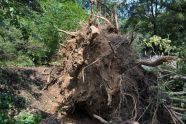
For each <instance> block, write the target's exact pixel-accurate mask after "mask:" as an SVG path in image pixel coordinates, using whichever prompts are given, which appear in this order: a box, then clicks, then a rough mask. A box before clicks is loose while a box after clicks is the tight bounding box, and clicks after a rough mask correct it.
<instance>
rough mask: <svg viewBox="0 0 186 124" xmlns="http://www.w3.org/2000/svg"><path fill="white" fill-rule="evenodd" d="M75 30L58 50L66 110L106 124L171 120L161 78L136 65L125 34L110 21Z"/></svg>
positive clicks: (63, 103) (63, 104) (63, 105)
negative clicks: (162, 96)
mask: <svg viewBox="0 0 186 124" xmlns="http://www.w3.org/2000/svg"><path fill="white" fill-rule="evenodd" d="M71 35H72V38H71V39H70V40H67V42H66V43H65V44H64V45H63V46H62V47H61V49H60V51H59V54H60V55H61V57H62V61H61V63H62V66H63V69H64V70H63V72H62V75H61V77H60V78H59V79H58V83H59V84H60V87H61V94H62V96H63V98H64V99H63V101H62V102H61V106H60V108H61V109H62V111H67V113H69V114H72V115H75V114H77V113H79V114H80V113H84V114H86V115H87V116H89V117H92V118H96V119H97V120H99V121H100V122H102V123H121V122H122V123H124V122H125V121H126V123H127V121H128V122H129V121H130V122H131V123H134V122H135V121H138V122H141V123H143V124H145V123H151V122H152V123H167V124H168V123H170V121H171V120H170V119H168V118H169V115H168V114H167V112H166V110H165V108H163V107H162V106H161V104H160V102H159V101H158V100H159V99H158V98H157V94H158V89H157V85H158V84H157V77H156V75H155V74H152V73H148V72H146V71H145V70H144V69H143V68H142V67H141V65H139V64H137V56H136V54H135V53H134V52H133V50H132V48H131V46H130V42H129V40H128V39H127V36H125V35H121V34H119V33H115V32H114V29H113V27H112V26H108V25H105V26H102V27H96V26H92V27H91V26H87V25H85V26H83V28H81V30H80V31H79V32H76V34H74V33H73V34H71ZM149 108H150V109H149ZM160 113H163V114H164V116H162V114H160ZM136 123H137V122H136Z"/></svg>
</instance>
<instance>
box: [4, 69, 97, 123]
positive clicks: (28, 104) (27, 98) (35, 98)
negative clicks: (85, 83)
mask: <svg viewBox="0 0 186 124" xmlns="http://www.w3.org/2000/svg"><path fill="white" fill-rule="evenodd" d="M58 70H59V69H58V68H55V69H54V68H53V67H22V68H20V67H10V68H1V69H0V77H1V78H0V91H1V93H5V92H6V93H11V94H12V95H13V96H14V97H16V98H19V99H20V98H21V99H20V100H14V102H15V104H14V105H15V106H14V109H10V110H8V111H7V114H10V113H13V114H11V115H8V116H12V117H13V116H15V115H17V114H18V113H19V112H21V111H26V112H29V113H39V114H40V115H41V116H42V118H43V120H42V122H41V123H43V124H63V123H64V124H68V123H69V124H87V123H89V124H91V123H95V122H96V123H98V122H97V121H96V120H91V119H90V118H89V117H87V116H86V115H85V116H84V115H83V114H82V113H80V115H77V116H76V117H74V116H73V117H72V116H71V117H69V116H66V114H65V113H63V112H62V111H61V112H60V113H56V109H58V107H59V105H60V102H61V101H62V99H63V98H62V96H61V95H60V91H61V90H60V87H59V85H57V84H54V85H52V86H50V87H49V88H48V89H47V91H46V90H44V88H45V86H46V85H47V82H49V80H52V79H53V78H56V77H57V76H58V75H59V74H60V73H57V72H58ZM16 102H17V103H16ZM21 104H22V105H21Z"/></svg>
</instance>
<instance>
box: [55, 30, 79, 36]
mask: <svg viewBox="0 0 186 124" xmlns="http://www.w3.org/2000/svg"><path fill="white" fill-rule="evenodd" d="M58 32H63V33H65V34H68V35H71V36H77V35H78V32H68V31H65V30H62V29H58Z"/></svg>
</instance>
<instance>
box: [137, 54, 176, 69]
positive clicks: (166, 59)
mask: <svg viewBox="0 0 186 124" xmlns="http://www.w3.org/2000/svg"><path fill="white" fill-rule="evenodd" d="M175 59H176V57H175V56H162V57H159V58H157V59H156V60H153V61H152V60H137V64H139V65H146V66H151V67H155V66H158V65H161V64H163V63H164V62H171V61H173V60H175Z"/></svg>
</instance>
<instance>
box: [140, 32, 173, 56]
mask: <svg viewBox="0 0 186 124" xmlns="http://www.w3.org/2000/svg"><path fill="white" fill-rule="evenodd" d="M143 43H144V46H147V47H150V48H152V51H153V52H155V51H154V47H158V48H159V50H158V51H159V52H162V53H170V51H171V50H173V49H174V47H173V46H171V40H169V39H167V38H165V39H163V38H161V37H159V36H157V35H154V36H152V37H150V38H149V39H146V38H145V39H143ZM160 54H161V53H160Z"/></svg>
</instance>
